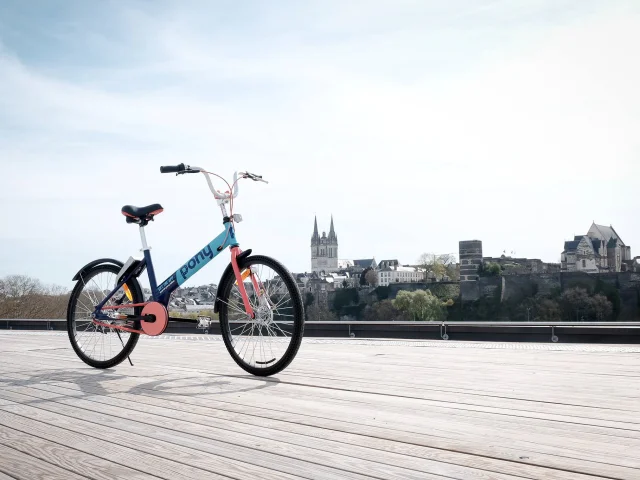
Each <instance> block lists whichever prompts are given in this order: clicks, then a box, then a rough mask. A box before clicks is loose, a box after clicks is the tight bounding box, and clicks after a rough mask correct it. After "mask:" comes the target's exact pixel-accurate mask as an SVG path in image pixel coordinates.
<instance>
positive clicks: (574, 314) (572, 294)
mask: <svg viewBox="0 0 640 480" xmlns="http://www.w3.org/2000/svg"><path fill="white" fill-rule="evenodd" d="M560 306H561V308H562V313H563V317H564V319H565V320H568V321H579V320H580V319H581V318H582V317H584V316H588V310H589V308H590V298H589V293H588V292H587V290H586V289H584V288H581V287H575V288H570V289H568V290H565V291H564V292H562V295H561V296H560Z"/></svg>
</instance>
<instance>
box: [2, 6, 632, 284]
mask: <svg viewBox="0 0 640 480" xmlns="http://www.w3.org/2000/svg"><path fill="white" fill-rule="evenodd" d="M474 3H475V2H471V3H464V2H463V4H461V8H459V9H458V10H457V12H459V13H454V12H453V11H450V10H446V9H443V8H442V7H441V6H440V5H441V4H440V3H438V4H435V3H434V4H433V5H430V7H429V8H425V9H422V8H420V5H417V6H416V4H411V3H406V4H403V6H402V8H400V7H399V8H398V10H395V8H394V9H390V8H389V7H388V5H389V4H386V3H385V2H379V3H376V4H375V7H371V8H369V9H368V10H367V12H358V11H357V10H351V9H350V8H349V7H340V10H339V11H331V12H329V11H324V10H322V9H321V10H319V11H316V12H315V16H311V15H309V12H308V11H305V15H304V16H303V17H301V15H302V12H300V11H299V10H294V11H293V12H292V13H290V15H289V16H286V15H285V16H284V17H277V16H267V17H266V19H264V20H263V21H261V22H259V23H258V24H257V27H256V32H257V33H256V34H255V35H244V36H241V35H234V34H233V33H229V32H230V31H232V29H230V28H229V29H227V30H225V35H226V36H224V35H221V34H216V32H215V31H214V32H210V31H205V30H202V29H201V28H198V29H196V28H192V26H193V24H194V23H192V22H195V23H196V24H197V22H196V21H195V20H194V19H193V16H192V13H189V12H182V15H174V14H173V12H170V13H167V14H166V15H156V16H155V17H153V18H152V17H149V16H147V15H145V14H142V13H140V12H131V11H129V12H128V13H127V16H126V18H127V19H128V20H127V21H128V22H129V23H125V25H129V28H134V27H135V30H131V31H130V32H129V36H130V37H129V38H130V39H140V38H152V39H154V42H149V41H148V40H147V41H146V42H145V43H144V46H145V49H144V51H145V52H146V57H145V58H147V61H146V62H144V63H141V64H140V65H138V66H136V67H131V66H130V65H126V66H123V67H122V68H113V69H108V70H100V69H90V68H88V69H87V72H88V77H86V78H83V79H82V81H81V80H77V79H75V78H66V77H65V75H64V73H65V72H64V69H57V70H54V71H51V70H43V69H42V68H34V67H33V66H30V65H29V64H28V63H25V62H24V61H22V60H20V59H19V58H18V57H17V56H16V54H15V53H13V52H8V51H7V50H6V49H5V50H4V52H2V51H0V129H1V132H2V133H0V163H1V165H2V168H3V170H4V173H5V174H4V175H3V176H2V177H0V198H1V199H2V202H3V204H5V205H8V204H9V202H14V201H19V202H21V208H19V209H10V208H5V209H3V210H2V213H0V222H1V224H2V225H5V226H6V228H3V230H2V233H1V234H0V242H2V241H3V240H2V239H5V240H4V241H6V242H10V245H11V248H12V249H15V248H18V247H16V245H19V244H20V243H19V242H23V243H24V244H29V242H36V241H37V240H38V239H42V238H43V237H46V238H47V241H46V242H42V243H44V246H43V247H42V248H44V249H45V251H47V252H49V253H50V254H54V253H55V254H56V255H60V256H62V257H64V258H65V259H66V262H68V264H69V267H68V268H69V269H70V270H69V272H70V274H69V273H68V272H65V273H64V274H62V273H60V272H59V271H58V270H57V269H56V270H55V271H54V270H47V268H48V267H47V265H46V264H43V261H42V258H38V257H34V260H33V261H31V263H30V264H29V265H30V266H28V267H25V268H27V269H30V270H29V272H28V273H32V274H34V275H38V276H42V277H45V279H46V280H48V281H57V282H60V283H62V282H64V281H66V277H68V276H69V277H70V276H71V275H73V273H75V272H71V270H73V269H74V268H76V264H78V263H82V261H84V260H86V261H88V260H89V259H91V258H93V257H98V256H102V255H110V254H113V255H115V256H119V257H126V256H127V255H129V254H130V253H131V252H132V251H133V252H134V251H135V250H136V249H137V246H136V244H137V238H136V236H137V234H136V232H135V231H134V230H135V229H134V228H132V227H131V226H128V225H125V223H124V221H123V220H122V218H120V216H119V213H118V209H119V207H120V206H121V205H122V204H125V203H134V204H135V203H145V202H147V203H152V202H161V203H163V204H164V206H165V209H166V213H164V214H163V215H162V216H160V217H159V218H158V221H157V222H156V224H154V225H152V228H151V229H150V232H149V236H150V238H151V239H153V240H152V244H153V245H154V247H156V248H155V249H154V251H153V253H154V255H155V257H156V258H157V259H158V270H159V271H160V272H162V273H169V271H170V270H171V269H172V268H175V267H177V266H178V265H179V263H180V262H181V261H183V260H184V258H185V257H187V256H188V255H190V254H191V253H192V251H195V250H197V249H198V248H200V247H201V246H202V245H203V244H204V243H205V242H206V241H208V239H209V237H211V236H212V235H214V234H215V233H216V232H217V230H218V229H219V228H220V226H219V219H218V217H217V214H216V212H215V211H211V201H210V200H209V197H208V196H207V195H208V193H207V190H206V189H205V187H204V182H202V180H201V179H199V178H198V179H195V178H187V177H185V178H182V177H181V178H177V179H176V178H175V177H173V176H161V175H159V174H158V166H159V165H161V164H173V163H180V162H183V161H184V162H185V163H191V164H198V165H202V166H207V167H209V168H211V169H213V170H214V171H219V172H220V173H222V174H225V175H229V174H230V173H231V172H232V171H233V170H234V168H235V167H237V168H239V169H240V168H246V169H249V170H255V171H257V172H259V173H264V174H265V176H266V177H268V178H269V179H270V180H272V182H273V183H272V184H271V185H270V186H264V185H254V184H247V185H243V187H245V188H244V190H243V192H242V196H241V197H240V200H239V202H238V205H237V209H238V211H240V212H241V213H243V214H244V216H245V218H246V223H243V224H242V225H241V226H240V232H239V233H240V235H241V238H243V239H245V240H244V242H246V246H251V247H254V249H255V250H256V251H261V252H264V253H267V254H271V255H273V256H276V257H279V258H282V259H283V261H284V262H285V263H287V264H288V265H289V266H290V268H292V269H293V270H304V269H306V268H308V250H307V248H306V247H307V244H308V241H309V237H310V234H311V227H312V216H313V214H314V212H317V213H318V215H319V220H320V221H321V225H320V228H321V229H322V228H327V229H328V218H329V214H330V213H331V212H333V213H334V215H335V220H336V229H337V231H338V236H339V238H340V242H341V243H340V245H341V247H340V248H341V256H346V257H368V256H371V255H375V256H376V257H378V258H382V257H385V258H386V257H389V258H396V257H399V258H400V259H401V260H402V261H404V262H410V261H413V260H414V259H415V258H416V257H417V256H418V255H419V254H420V253H421V252H422V251H425V250H427V251H437V252H455V251H456V250H457V242H458V240H461V239H465V238H481V239H483V240H484V242H485V251H486V253H487V254H497V253H498V252H500V251H502V250H503V249H505V248H507V249H509V250H513V249H515V250H516V251H517V253H518V254H519V255H523V256H530V257H542V258H543V259H545V260H548V261H553V260H557V257H559V252H560V249H561V247H562V242H563V240H564V239H565V238H568V237H571V236H572V235H573V234H574V233H576V234H577V233H583V232H582V231H583V230H586V229H587V228H588V225H589V224H590V222H591V220H597V221H599V222H602V223H608V222H611V223H613V224H614V225H616V229H617V230H618V231H619V232H620V234H621V235H622V236H623V238H624V239H625V241H626V242H627V243H628V244H631V245H632V247H633V245H636V244H639V245H640V227H638V226H637V222H634V220H635V218H636V217H637V211H635V209H636V208H637V207H634V205H636V204H634V202H635V198H634V190H633V189H634V187H635V184H636V183H637V181H636V180H635V179H636V178H637V177H638V173H640V172H639V167H638V163H637V160H636V159H637V155H638V152H639V150H640V148H639V147H640V145H639V141H638V137H637V134H636V132H637V131H638V127H639V126H640V125H639V123H640V114H639V113H638V112H640V108H639V107H640V93H639V92H638V89H637V85H638V84H639V80H640V71H639V68H638V65H637V62H635V56H636V52H635V46H636V45H638V44H639V43H640V13H639V12H638V9H637V8H635V7H633V4H630V3H629V4H626V6H625V4H616V5H617V6H615V8H613V7H611V8H609V7H607V8H601V7H599V8H598V9H596V8H595V7H594V9H593V10H594V11H593V12H591V13H589V14H588V15H587V14H585V13H582V14H580V15H578V14H575V15H569V14H567V12H571V9H570V8H569V7H568V5H569V3H566V4H564V6H565V7H566V11H564V12H560V13H563V14H562V15H560V13H558V16H557V18H556V19H555V20H553V21H550V20H545V15H544V12H548V11H552V12H555V11H554V10H549V9H550V7H549V5H550V4H549V3H547V2H535V1H531V2H528V3H527V4H523V5H524V7H523V6H522V5H521V8H520V9H517V10H514V9H512V8H511V7H510V6H509V5H508V4H505V3H504V2H494V3H493V4H489V5H488V6H487V9H485V10H477V9H476V10H474V9H472V8H471V5H472V4H474ZM572 5H576V4H575V3H572ZM620 5H622V7H620ZM462 7H464V8H462ZM623 7H624V8H623ZM299 8H300V7H299ZM414 12H415V14H414V15H411V13H414ZM359 13H360V14H359ZM363 13H367V14H366V15H363ZM300 18H304V21H301V22H299V23H296V22H297V20H298V19H300ZM426 19H428V20H429V21H431V22H433V24H434V25H435V26H436V27H437V26H438V25H440V28H435V27H434V29H433V30H427V29H423V30H420V28H419V27H420V23H421V21H423V20H424V21H426ZM437 19H439V20H437ZM562 19H564V20H562ZM245 27H246V26H245ZM350 29H351V30H350ZM485 32H486V35H487V40H486V41H484V42H483V35H484V34H485ZM124 38H125V40H126V38H127V37H124ZM229 39H232V40H233V41H230V40H229ZM121 41H122V40H121ZM501 41H502V44H501ZM150 43H153V48H152V46H151V45H150ZM135 46H136V45H135V44H133V45H131V48H135ZM114 48H121V45H114ZM442 52H446V54H443V53H442ZM76 71H82V68H80V67H77V66H76V67H74V72H76ZM118 86H119V87H120V88H116V87H118ZM200 182H201V183H202V184H200ZM205 206H206V207H205ZM34 219H37V220H35V221H34ZM210 222H212V224H211V225H210V224H209V223H210ZM322 222H324V223H326V225H324V226H323V225H322ZM634 239H635V240H634ZM16 242H18V243H16ZM634 242H635V243H634ZM638 248H640V247H638ZM171 252H176V253H175V254H174V253H171ZM178 252H180V253H178ZM3 255H4V256H3V260H4V262H1V263H3V264H4V265H5V267H4V268H5V270H6V271H0V274H3V273H9V272H10V271H15V269H16V268H21V267H20V265H18V264H17V263H15V262H14V261H13V260H12V257H13V253H12V252H9V253H4V254H3ZM45 262H46V261H45ZM77 266H78V268H79V266H80V265H77ZM56 268H57V267H56ZM221 268H222V267H220V268H218V269H217V270H216V271H215V272H214V273H212V274H208V273H207V274H203V275H205V276H206V277H207V278H202V277H200V276H199V277H198V278H196V279H195V281H196V282H198V281H203V282H204V281H215V280H216V279H215V275H216V274H217V273H219V272H220V271H221ZM10 269H11V270H10ZM161 276H162V275H161Z"/></svg>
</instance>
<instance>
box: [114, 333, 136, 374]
mask: <svg viewBox="0 0 640 480" xmlns="http://www.w3.org/2000/svg"><path fill="white" fill-rule="evenodd" d="M116 333H117V334H118V338H119V339H120V343H121V344H122V348H124V342H123V341H122V337H121V336H120V332H119V331H118V330H116ZM127 360H129V363H130V364H131V366H132V367H133V362H132V361H131V356H130V355H127Z"/></svg>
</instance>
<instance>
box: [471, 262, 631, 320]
mask: <svg viewBox="0 0 640 480" xmlns="http://www.w3.org/2000/svg"><path fill="white" fill-rule="evenodd" d="M598 281H601V282H603V283H605V284H607V285H610V286H613V287H615V288H616V289H617V290H618V292H619V293H620V307H621V310H620V317H619V318H618V320H620V321H631V320H640V273H632V272H623V273H604V274H599V275H592V274H587V273H583V272H561V273H548V274H529V275H506V276H500V277H480V278H479V279H478V280H477V281H466V282H461V283H460V298H461V300H462V301H463V302H474V301H477V300H479V299H481V298H495V297H496V294H497V293H499V295H500V297H499V298H500V301H501V302H509V303H511V304H518V303H519V302H521V301H523V300H524V299H525V298H529V297H533V296H551V295H553V294H558V293H560V292H563V291H565V290H567V289H570V288H575V287H583V288H585V289H587V290H590V291H593V289H595V287H596V285H597V282H598ZM498 289H500V290H498Z"/></svg>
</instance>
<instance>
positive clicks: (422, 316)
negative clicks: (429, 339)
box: [393, 290, 446, 321]
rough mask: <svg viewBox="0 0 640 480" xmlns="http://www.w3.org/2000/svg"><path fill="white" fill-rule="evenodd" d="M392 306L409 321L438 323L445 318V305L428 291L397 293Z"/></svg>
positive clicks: (403, 291)
mask: <svg viewBox="0 0 640 480" xmlns="http://www.w3.org/2000/svg"><path fill="white" fill-rule="evenodd" d="M393 306H394V307H396V308H397V309H398V310H399V311H401V312H402V313H404V314H405V315H407V317H409V318H410V319H411V320H422V321H439V320H444V318H445V317H446V310H445V308H446V304H445V303H443V302H442V301H441V300H440V299H438V298H437V297H436V296H435V295H433V294H432V293H431V292H430V291H429V290H426V291H425V290H417V291H415V292H408V291H406V290H402V291H400V292H398V295H397V296H396V299H395V300H394V301H393Z"/></svg>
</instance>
